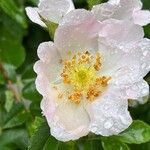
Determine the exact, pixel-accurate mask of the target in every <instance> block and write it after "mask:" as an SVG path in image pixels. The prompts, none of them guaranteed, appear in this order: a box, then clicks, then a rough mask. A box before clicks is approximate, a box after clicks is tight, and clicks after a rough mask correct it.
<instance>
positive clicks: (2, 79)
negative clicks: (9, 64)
mask: <svg viewBox="0 0 150 150" xmlns="http://www.w3.org/2000/svg"><path fill="white" fill-rule="evenodd" d="M4 83H5V80H4V77H3V75H2V74H0V84H2V85H3V84H4Z"/></svg>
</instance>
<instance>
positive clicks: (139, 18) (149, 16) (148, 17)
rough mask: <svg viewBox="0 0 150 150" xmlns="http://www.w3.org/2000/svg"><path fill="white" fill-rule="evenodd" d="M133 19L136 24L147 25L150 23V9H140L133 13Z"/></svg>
mask: <svg viewBox="0 0 150 150" xmlns="http://www.w3.org/2000/svg"><path fill="white" fill-rule="evenodd" d="M133 21H134V23H135V24H139V25H141V26H145V25H147V24H149V23H150V11H149V10H138V11H134V13H133Z"/></svg>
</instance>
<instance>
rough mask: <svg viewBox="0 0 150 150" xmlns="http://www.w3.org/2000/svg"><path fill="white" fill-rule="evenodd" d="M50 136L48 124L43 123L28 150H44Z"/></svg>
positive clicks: (32, 138) (33, 136)
mask: <svg viewBox="0 0 150 150" xmlns="http://www.w3.org/2000/svg"><path fill="white" fill-rule="evenodd" d="M49 136H50V129H49V126H48V125H47V123H46V122H42V123H41V124H40V125H39V126H38V127H37V129H36V131H35V133H34V134H33V135H32V137H31V142H30V144H29V148H28V150H42V149H43V148H44V145H45V143H46V141H47V140H48V138H49Z"/></svg>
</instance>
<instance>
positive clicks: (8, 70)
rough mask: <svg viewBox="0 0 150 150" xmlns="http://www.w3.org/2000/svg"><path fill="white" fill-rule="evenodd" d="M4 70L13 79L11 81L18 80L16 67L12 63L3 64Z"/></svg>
mask: <svg viewBox="0 0 150 150" xmlns="http://www.w3.org/2000/svg"><path fill="white" fill-rule="evenodd" d="M2 65H3V68H4V71H5V73H6V75H7V78H8V79H9V80H11V82H16V76H17V75H16V70H15V69H16V68H15V67H14V66H13V65H11V64H2Z"/></svg>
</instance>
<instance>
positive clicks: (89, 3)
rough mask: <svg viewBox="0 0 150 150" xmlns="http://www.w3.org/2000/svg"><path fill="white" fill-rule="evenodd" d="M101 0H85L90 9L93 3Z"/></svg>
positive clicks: (95, 3) (98, 2)
mask: <svg viewBox="0 0 150 150" xmlns="http://www.w3.org/2000/svg"><path fill="white" fill-rule="evenodd" d="M102 1H103V0H87V3H88V6H89V8H90V9H91V8H92V7H93V6H94V5H98V4H100V3H102Z"/></svg>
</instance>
